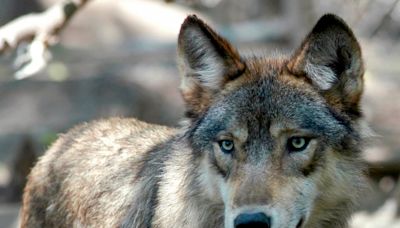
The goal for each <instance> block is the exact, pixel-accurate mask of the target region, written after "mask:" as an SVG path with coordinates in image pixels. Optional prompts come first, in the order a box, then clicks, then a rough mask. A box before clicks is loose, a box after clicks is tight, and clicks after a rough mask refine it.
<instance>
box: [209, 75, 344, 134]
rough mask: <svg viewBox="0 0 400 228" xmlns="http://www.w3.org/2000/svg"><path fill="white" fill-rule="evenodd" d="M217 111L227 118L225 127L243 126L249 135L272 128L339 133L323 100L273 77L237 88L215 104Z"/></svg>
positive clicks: (335, 120)
mask: <svg viewBox="0 0 400 228" xmlns="http://www.w3.org/2000/svg"><path fill="white" fill-rule="evenodd" d="M217 109H219V110H220V112H219V115H220V116H225V117H226V116H229V117H230V118H224V124H225V126H226V127H227V128H235V127H243V126H246V129H248V131H249V133H250V131H252V132H257V134H259V133H260V132H263V131H270V127H271V126H272V125H273V126H279V127H275V128H277V129H281V130H285V129H305V130H310V131H313V132H315V133H319V132H321V134H322V133H324V134H325V133H326V132H328V133H329V132H337V131H340V129H339V128H340V124H339V125H338V121H337V119H336V118H335V116H334V115H332V113H331V112H330V110H329V108H328V107H327V106H326V104H325V103H324V102H323V100H322V98H320V97H316V96H315V94H314V93H312V94H310V93H309V92H308V91H307V90H304V91H303V90H302V89H301V88H297V87H293V86H291V85H286V84H284V83H283V82H282V81H279V79H277V78H274V77H270V78H265V79H262V80H259V81H257V82H254V83H251V84H248V85H245V86H243V87H241V88H239V89H237V90H236V91H234V92H233V93H232V94H230V95H228V96H227V97H225V99H223V100H222V102H221V103H220V104H217ZM216 117H217V116H216ZM217 118H218V117H217ZM338 126H339V127H338ZM264 133H265V134H267V132H264Z"/></svg>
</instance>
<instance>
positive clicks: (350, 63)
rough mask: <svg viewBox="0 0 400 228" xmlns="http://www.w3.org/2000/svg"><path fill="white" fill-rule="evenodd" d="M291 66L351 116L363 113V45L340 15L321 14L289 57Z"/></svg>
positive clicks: (354, 116)
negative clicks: (361, 101) (360, 106)
mask: <svg viewBox="0 0 400 228" xmlns="http://www.w3.org/2000/svg"><path fill="white" fill-rule="evenodd" d="M288 69H289V71H290V72H291V73H292V74H294V75H296V76H299V77H306V80H307V81H309V82H311V83H312V84H313V85H314V86H315V87H316V88H317V89H318V90H319V91H320V92H321V93H322V94H323V96H324V97H325V99H326V100H327V101H328V103H329V104H330V105H331V106H333V107H334V108H336V109H338V110H339V111H341V112H345V113H347V114H348V115H349V116H350V117H351V118H358V117H359V116H360V109H359V101H360V98H361V94H362V90H363V74H364V70H363V62H362V57H361V49H360V46H359V44H358V42H357V40H356V38H355V37H354V34H353V32H352V31H351V29H350V28H349V27H348V26H347V25H346V23H345V22H344V21H343V20H342V19H340V18H339V17H337V16H335V15H331V14H327V15H325V16H323V17H321V19H320V20H319V21H318V22H317V24H316V25H315V26H314V28H313V29H312V31H311V32H310V33H309V34H308V36H307V37H306V38H305V40H304V41H303V43H302V45H301V46H300V48H299V49H298V50H297V51H296V52H295V54H294V55H293V57H292V58H291V60H290V61H289V64H288Z"/></svg>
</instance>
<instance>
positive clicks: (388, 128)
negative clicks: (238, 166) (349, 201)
mask: <svg viewBox="0 0 400 228" xmlns="http://www.w3.org/2000/svg"><path fill="white" fill-rule="evenodd" d="M58 2H60V0H0V6H1V7H0V25H4V24H6V23H7V22H9V21H10V20H12V19H15V18H17V17H18V16H21V15H24V14H27V13H31V12H41V11H43V10H45V9H47V8H49V7H50V6H52V5H54V4H56V3H58ZM398 2H399V0H325V1H317V0H303V1H298V0H246V1H244V0H176V1H173V0H167V1H163V0H92V1H89V2H88V4H87V5H86V6H85V7H84V8H82V9H81V10H80V11H79V12H78V13H77V14H76V15H75V16H74V17H73V18H72V20H71V21H70V23H69V24H68V25H67V26H66V27H65V29H64V30H63V31H62V32H61V36H60V42H59V43H58V44H57V45H55V46H53V47H51V48H50V51H51V54H52V60H51V61H50V62H49V63H48V65H47V67H46V68H45V69H44V70H42V71H41V72H39V73H37V74H36V75H34V76H32V77H29V78H27V79H24V80H16V79H14V77H13V74H14V72H15V69H13V60H14V58H15V52H10V53H6V54H3V55H2V56H1V57H0V227H4V228H8V227H15V226H16V224H17V221H18V210H19V207H20V200H21V192H22V189H23V186H24V184H25V178H26V175H27V173H28V172H29V170H30V168H31V166H32V164H33V163H34V162H35V160H36V159H37V157H38V156H39V155H41V154H42V153H43V152H44V151H45V150H46V148H47V147H48V146H49V144H50V143H51V142H52V141H53V140H54V139H55V138H56V137H57V134H59V133H62V132H65V131H66V130H67V129H68V128H70V127H72V126H73V125H75V124H77V123H80V122H83V121H90V120H93V119H98V118H106V117H110V116H126V117H136V118H139V119H141V120H144V121H148V122H152V123H158V124H166V125H170V126H176V125H177V123H178V121H179V119H180V118H181V117H182V114H183V106H182V100H181V98H180V96H179V91H178V86H179V74H178V71H177V68H176V63H175V58H176V40H177V34H178V31H179V27H180V25H181V23H182V21H183V19H184V18H185V17H186V16H187V15H188V14H191V13H196V14H197V15H198V16H199V17H201V18H203V19H205V20H206V21H207V22H208V23H209V24H211V25H213V27H214V28H216V29H217V31H219V32H220V33H221V34H222V35H224V36H225V37H227V38H228V39H229V40H231V41H232V42H233V43H234V44H235V45H236V46H237V47H238V48H239V50H242V51H243V52H256V53H263V54H265V55H276V53H283V54H290V51H291V50H293V48H296V47H297V46H298V45H299V43H300V42H301V40H302V38H303V37H304V36H305V35H306V33H307V32H308V31H309V30H310V29H311V28H312V27H313V25H314V24H315V22H316V21H317V20H318V18H319V17H320V16H321V15H323V14H324V13H328V12H329V13H335V14H337V15H339V16H341V17H342V18H344V19H345V20H346V21H347V22H348V24H349V25H350V27H352V28H353V29H354V32H355V34H356V36H357V37H358V39H359V41H360V43H361V46H362V48H363V56H364V59H365V63H366V73H365V80H366V88H365V94H364V98H363V103H364V112H365V116H366V118H367V120H368V122H369V123H370V125H371V128H372V129H373V130H374V131H375V133H376V134H377V137H376V139H375V140H373V141H371V142H370V143H369V144H368V146H367V148H366V150H365V152H364V154H363V156H364V158H365V159H366V160H367V161H368V165H369V175H370V183H371V190H370V191H369V192H368V194H367V196H365V198H364V200H363V202H361V205H360V206H359V209H358V211H357V212H356V213H355V214H354V216H353V220H352V222H351V227H354V228H355V227H400V219H399V217H398V216H399V215H400V210H399V208H400V207H399V201H400V182H399V173H400V116H399V113H400V74H399V73H400V4H398Z"/></svg>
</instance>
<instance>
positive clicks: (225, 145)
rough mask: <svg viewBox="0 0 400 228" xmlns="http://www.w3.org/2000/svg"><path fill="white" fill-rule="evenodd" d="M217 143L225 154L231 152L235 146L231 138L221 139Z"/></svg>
mask: <svg viewBox="0 0 400 228" xmlns="http://www.w3.org/2000/svg"><path fill="white" fill-rule="evenodd" d="M218 144H219V147H220V148H221V151H222V152H224V153H226V154H230V153H232V151H233V149H234V147H235V146H234V144H233V141H232V140H221V141H219V142H218Z"/></svg>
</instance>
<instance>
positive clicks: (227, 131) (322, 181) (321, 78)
mask: <svg viewBox="0 0 400 228" xmlns="http://www.w3.org/2000/svg"><path fill="white" fill-rule="evenodd" d="M178 50H179V56H180V58H179V61H180V67H181V70H182V72H183V80H182V86H181V90H182V95H183V97H184V99H185V101H186V104H187V115H188V117H189V118H190V119H191V127H190V134H191V135H190V139H191V144H192V147H193V152H194V153H196V155H197V156H198V157H199V160H200V162H199V166H200V168H201V173H200V175H199V178H198V179H199V180H198V181H199V184H200V186H202V187H205V188H206V189H205V190H204V191H205V192H206V193H205V194H207V196H208V197H209V198H210V199H211V200H214V201H216V202H218V201H219V202H222V203H223V204H224V220H225V224H224V226H225V227H226V228H231V227H301V226H318V225H323V224H324V223H326V224H330V225H332V222H334V223H335V224H336V225H337V226H339V225H342V224H345V223H346V221H345V220H346V219H345V216H343V215H339V213H337V210H342V212H341V213H343V212H344V213H346V210H348V209H349V208H350V206H351V204H352V203H353V200H354V197H355V192H356V191H357V188H358V187H359V186H360V183H361V182H362V181H361V175H360V170H361V168H360V166H359V163H358V162H357V159H356V157H357V152H358V151H359V148H360V143H361V142H360V141H361V138H360V137H361V136H360V132H359V128H360V126H359V120H360V116H361V114H360V110H359V100H360V96H361V93H362V74H363V68H362V61H361V52H360V48H359V45H358V43H357V41H356V39H355V38H354V36H353V34H352V32H351V30H350V29H349V28H348V27H347V26H346V25H345V24H344V22H343V21H342V20H340V19H338V18H337V17H335V16H332V15H326V16H324V17H323V18H321V19H320V21H319V22H318V23H317V25H316V26H315V27H314V29H313V30H312V31H311V33H310V34H309V35H308V36H307V38H306V39H305V41H304V42H303V44H302V45H301V47H300V48H299V49H298V50H297V51H296V52H295V54H294V55H293V56H292V57H290V58H282V59H273V60H270V59H267V58H263V57H247V58H244V57H241V56H240V55H239V54H238V53H237V51H236V50H235V49H234V48H233V47H232V46H231V45H230V44H229V43H228V42H227V41H226V40H224V39H223V38H221V37H220V36H218V35H217V34H216V33H215V32H214V31H213V30H211V28H209V27H208V26H207V25H206V24H204V23H203V22H202V21H200V20H199V19H197V18H196V17H195V16H191V17H188V19H186V21H185V22H184V24H183V26H182V30H181V33H180V37H179V49H178ZM339 216H341V217H342V218H340V219H338V217H339ZM346 216H347V215H346Z"/></svg>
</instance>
